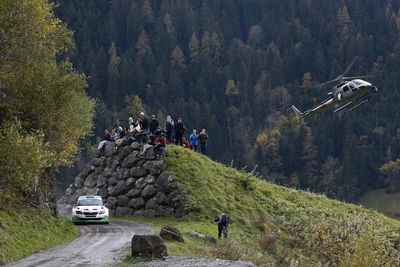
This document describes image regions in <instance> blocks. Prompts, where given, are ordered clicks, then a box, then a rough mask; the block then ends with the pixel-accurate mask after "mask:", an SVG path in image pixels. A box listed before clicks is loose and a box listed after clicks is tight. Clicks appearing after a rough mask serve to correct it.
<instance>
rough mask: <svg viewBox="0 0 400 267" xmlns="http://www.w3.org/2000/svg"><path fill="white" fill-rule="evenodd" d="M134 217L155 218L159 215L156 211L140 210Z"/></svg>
mask: <svg viewBox="0 0 400 267" xmlns="http://www.w3.org/2000/svg"><path fill="white" fill-rule="evenodd" d="M133 215H134V216H141V217H147V218H154V217H156V216H157V215H158V213H157V212H156V211H155V210H138V211H135V212H134V213H133Z"/></svg>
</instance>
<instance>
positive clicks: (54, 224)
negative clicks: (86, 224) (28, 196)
mask: <svg viewBox="0 0 400 267" xmlns="http://www.w3.org/2000/svg"><path fill="white" fill-rule="evenodd" d="M75 236H76V227H74V225H73V224H71V223H70V222H68V221H67V220H64V219H57V218H54V217H53V216H52V215H51V214H50V213H48V212H46V211H41V210H38V209H27V208H25V209H23V208H19V209H18V212H15V211H4V210H0V265H1V264H4V263H6V262H8V261H13V260H17V259H19V258H22V257H24V256H27V255H30V254H32V253H34V252H36V251H38V250H40V249H46V248H49V247H52V246H55V245H58V244H61V243H63V242H65V241H68V240H70V239H72V238H73V237H75Z"/></svg>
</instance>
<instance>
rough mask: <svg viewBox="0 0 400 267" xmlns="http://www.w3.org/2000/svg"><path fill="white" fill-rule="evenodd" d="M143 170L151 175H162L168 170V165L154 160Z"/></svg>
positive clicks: (145, 165) (146, 164)
mask: <svg viewBox="0 0 400 267" xmlns="http://www.w3.org/2000/svg"><path fill="white" fill-rule="evenodd" d="M143 168H145V169H146V170H148V171H149V172H150V173H151V174H160V173H161V172H162V171H163V170H165V169H166V168H167V165H166V164H165V163H164V161H162V160H152V161H147V162H145V163H144V164H143Z"/></svg>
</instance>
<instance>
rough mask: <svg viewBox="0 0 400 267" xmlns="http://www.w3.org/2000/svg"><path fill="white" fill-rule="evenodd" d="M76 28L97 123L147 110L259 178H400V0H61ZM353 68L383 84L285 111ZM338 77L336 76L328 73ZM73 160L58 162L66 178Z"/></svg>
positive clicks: (99, 126) (329, 184) (395, 183)
mask: <svg viewBox="0 0 400 267" xmlns="http://www.w3.org/2000/svg"><path fill="white" fill-rule="evenodd" d="M55 2H56V8H55V14H56V15H57V16H58V17H59V18H60V19H61V20H62V21H63V22H64V23H65V24H66V25H67V27H68V28H70V29H72V30H73V31H74V34H73V38H74V41H75V47H74V48H73V49H69V50H68V52H67V53H66V54H65V55H64V57H65V58H67V59H69V60H70V61H71V62H72V63H73V65H74V67H76V68H77V69H78V71H79V72H82V73H85V75H86V77H87V81H88V87H87V89H86V91H87V93H88V95H89V96H90V97H92V98H95V99H96V101H97V102H96V103H97V105H96V110H95V112H96V114H95V117H94V125H95V127H94V135H93V136H91V137H89V138H87V139H85V141H83V142H82V143H81V146H83V147H86V149H84V151H83V153H82V154H81V155H80V157H79V161H80V162H78V164H77V165H76V167H75V169H79V166H81V165H82V163H84V162H85V161H87V160H88V157H89V156H90V149H88V148H90V147H91V146H93V145H94V144H95V143H96V142H97V141H98V140H99V137H101V136H102V135H103V132H104V129H106V128H108V129H110V128H112V127H115V126H119V125H122V126H126V124H127V119H128V117H129V116H137V114H138V112H140V111H141V109H144V110H145V111H146V113H147V114H149V115H150V114H156V115H157V117H158V118H159V120H161V121H163V120H164V119H165V117H166V116H167V115H172V117H173V119H175V120H176V119H177V118H178V117H179V116H181V117H182V118H183V122H184V123H185V125H186V128H187V133H188V134H189V132H191V130H192V129H198V130H199V129H201V128H205V129H207V131H208V133H209V136H210V139H209V151H210V157H212V158H213V159H215V160H217V161H220V162H223V163H226V164H232V165H233V166H235V167H237V168H244V167H246V168H248V169H249V170H255V171H256V172H259V173H260V174H261V175H262V176H263V177H264V179H266V180H268V181H272V182H274V183H277V184H281V185H285V186H290V187H294V188H299V189H304V190H311V191H316V192H321V193H324V194H326V195H327V196H329V197H332V198H337V199H340V200H346V201H355V200H356V199H357V198H358V197H359V196H360V194H362V193H364V192H365V191H367V190H370V189H374V188H386V189H387V190H388V191H390V192H396V191H399V190H400V160H398V161H396V159H398V158H399V154H400V147H399V142H400V126H399V125H398V122H399V121H400V113H399V112H398V110H399V100H400V98H399V96H400V91H399V88H400V85H399V84H400V77H399V75H398V73H399V71H400V38H399V37H400V36H399V31H400V11H399V8H400V1H398V0H384V1H364V0H342V1H330V0H318V1H316V0H302V1H299V0H290V1H278V0H271V1H263V0H250V1H248V0H109V1H105V0H103V1H98V0H85V1H79V0H56V1H55ZM355 57H357V58H358V61H357V62H356V64H355V65H354V67H353V68H352V69H351V71H350V73H349V75H374V78H372V79H370V80H369V81H371V82H372V83H373V84H374V85H375V86H377V87H378V89H379V94H378V95H377V96H374V98H373V99H371V101H370V104H368V105H365V106H363V107H361V108H359V109H356V110H355V111H353V112H349V111H346V110H345V111H343V112H341V113H338V114H333V112H332V110H330V111H324V112H322V113H320V114H317V115H315V116H312V117H310V118H307V121H306V123H305V124H304V123H301V121H299V120H298V119H297V118H296V117H295V116H294V114H293V112H292V111H291V110H290V106H291V105H292V104H295V105H296V106H297V107H299V108H300V109H302V110H304V109H306V108H309V107H311V106H313V105H316V104H318V103H319V102H320V101H322V100H323V99H325V97H326V94H327V93H328V92H329V91H330V87H329V86H327V87H324V88H319V89H313V88H312V86H313V85H315V84H318V83H321V82H325V81H328V80H331V79H333V78H335V77H336V76H338V75H340V74H341V73H343V72H344V70H345V69H346V68H347V67H348V65H349V64H350V62H351V61H352V60H353V59H354V58H355ZM332 85H334V84H332ZM73 172H74V171H73V170H71V169H70V170H68V171H65V170H64V171H62V172H61V173H59V174H58V182H59V183H60V184H63V183H65V184H68V183H69V182H70V181H71V180H72V179H73V177H71V173H73Z"/></svg>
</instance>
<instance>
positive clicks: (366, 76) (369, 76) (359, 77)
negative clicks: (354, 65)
mask: <svg viewBox="0 0 400 267" xmlns="http://www.w3.org/2000/svg"><path fill="white" fill-rule="evenodd" d="M373 77H375V76H374V75H364V76H352V77H342V79H343V80H354V79H365V78H373Z"/></svg>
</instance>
